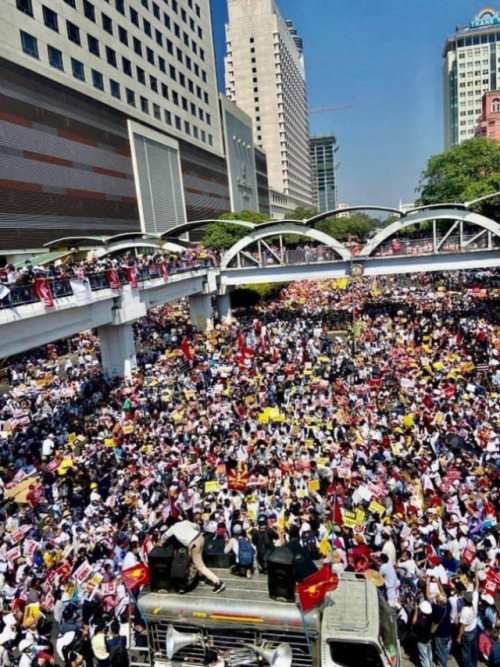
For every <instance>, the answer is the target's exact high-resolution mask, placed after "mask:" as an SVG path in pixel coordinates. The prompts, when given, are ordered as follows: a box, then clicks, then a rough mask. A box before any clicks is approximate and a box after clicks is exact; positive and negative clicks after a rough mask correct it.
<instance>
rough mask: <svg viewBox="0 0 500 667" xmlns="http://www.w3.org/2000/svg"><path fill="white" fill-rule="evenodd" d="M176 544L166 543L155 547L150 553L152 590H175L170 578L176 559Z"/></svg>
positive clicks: (155, 591)
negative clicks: (173, 562)
mask: <svg viewBox="0 0 500 667" xmlns="http://www.w3.org/2000/svg"><path fill="white" fill-rule="evenodd" d="M174 551H175V549H174V545H173V544H168V543H167V544H166V545H165V546H163V547H154V549H151V551H150V552H149V554H148V563H149V572H150V579H151V581H150V588H151V592H153V593H158V592H159V591H171V590H173V584H172V582H171V580H170V570H171V568H172V561H173V559H174Z"/></svg>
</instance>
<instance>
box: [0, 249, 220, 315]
mask: <svg viewBox="0 0 500 667" xmlns="http://www.w3.org/2000/svg"><path fill="white" fill-rule="evenodd" d="M213 267H214V263H213V261H212V260H211V259H210V258H207V259H200V260H195V261H193V262H191V263H189V264H187V263H186V264H185V265H184V266H176V267H172V266H169V267H168V275H169V277H170V276H174V275H178V274H183V273H188V272H190V271H195V270H197V269H209V268H213ZM118 276H119V279H120V282H121V284H122V285H127V284H128V282H129V281H128V278H127V274H126V273H125V270H124V269H118ZM40 277H46V278H47V284H48V286H49V288H50V292H51V294H52V296H53V298H54V299H61V298H63V297H68V296H73V290H72V289H71V283H70V280H73V279H76V276H75V277H74V278H68V277H66V278H52V277H50V276H40ZM161 277H162V275H161V273H160V268H159V266H158V265H152V266H151V267H141V268H138V269H137V282H138V286H139V289H141V288H142V287H143V286H144V283H146V282H148V281H150V280H155V279H157V278H161ZM85 279H86V280H88V281H89V284H90V289H91V290H92V292H99V291H101V290H104V289H110V285H109V280H108V277H107V274H106V272H105V271H104V272H98V273H89V274H86V275H85ZM7 287H8V289H9V290H10V293H9V294H8V295H7V296H6V297H4V298H3V299H1V300H0V309H1V308H16V307H17V306H25V305H28V304H30V303H37V302H38V301H40V299H39V297H38V296H37V294H36V292H35V289H34V284H33V282H32V281H31V282H29V283H26V284H14V285H8V286H7Z"/></svg>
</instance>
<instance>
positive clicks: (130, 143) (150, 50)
mask: <svg viewBox="0 0 500 667" xmlns="http://www.w3.org/2000/svg"><path fill="white" fill-rule="evenodd" d="M0 7H1V8H2V21H1V22H0V112H1V113H0V255H3V254H4V253H3V252H2V250H4V251H6V250H8V251H9V253H8V254H9V255H12V254H16V253H17V251H19V252H20V253H22V251H27V250H37V249H39V248H41V246H42V244H43V243H46V242H47V241H50V240H53V239H54V238H60V237H64V236H68V235H75V234H81V235H84V234H85V235H110V234H111V235H112V234H117V233H121V232H134V231H137V232H138V231H148V232H153V233H157V232H161V231H164V230H165V229H166V228H167V227H168V226H174V225H177V224H180V223H182V222H184V221H186V220H194V219H204V218H218V217H219V215H220V214H221V213H224V212H226V211H228V210H230V198H229V187H228V179H227V168H226V163H225V159H224V156H223V145H222V132H221V124H220V115H219V102H218V93H217V89H216V81H215V63H214V53H213V44H212V29H211V18H210V7H209V1H208V0H197V1H196V2H195V0H179V1H178V2H174V1H173V0H172V1H171V2H169V3H165V2H162V3H161V6H160V4H158V3H157V2H153V1H152V0H142V1H140V0H130V2H127V3H124V2H122V0H114V1H113V2H110V3H109V4H108V3H100V4H99V5H97V4H96V3H95V2H91V1H90V0H50V2H49V0H48V2H47V4H44V5H42V4H41V3H40V2H38V0H0ZM0 264H1V262H0Z"/></svg>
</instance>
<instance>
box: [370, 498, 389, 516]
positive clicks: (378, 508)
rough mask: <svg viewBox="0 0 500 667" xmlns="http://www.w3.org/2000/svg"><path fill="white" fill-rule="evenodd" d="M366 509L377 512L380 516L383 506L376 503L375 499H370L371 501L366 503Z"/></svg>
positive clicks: (383, 509)
mask: <svg viewBox="0 0 500 667" xmlns="http://www.w3.org/2000/svg"><path fill="white" fill-rule="evenodd" d="M368 511H369V512H374V513H375V514H379V515H380V516H382V514H384V512H385V507H384V506H383V505H381V504H380V503H377V502H376V501H375V500H372V501H371V503H370V504H369V505H368Z"/></svg>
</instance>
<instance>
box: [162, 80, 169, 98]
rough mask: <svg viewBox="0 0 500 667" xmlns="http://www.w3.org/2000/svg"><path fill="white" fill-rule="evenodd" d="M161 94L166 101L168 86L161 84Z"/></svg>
mask: <svg viewBox="0 0 500 667" xmlns="http://www.w3.org/2000/svg"><path fill="white" fill-rule="evenodd" d="M161 94H162V97H164V98H165V99H166V100H168V86H167V85H165V84H164V83H162V84H161Z"/></svg>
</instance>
